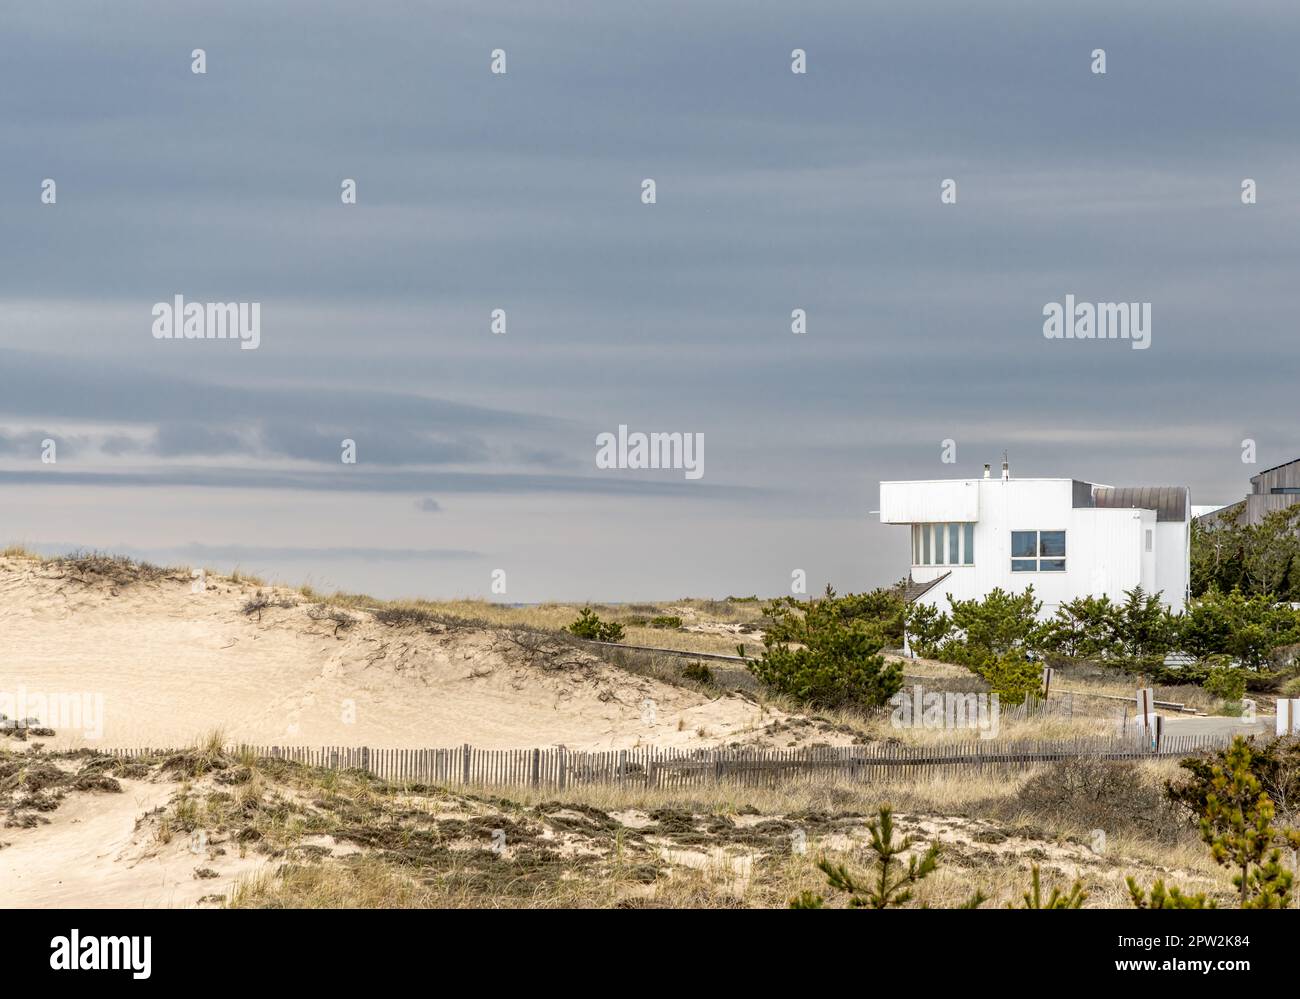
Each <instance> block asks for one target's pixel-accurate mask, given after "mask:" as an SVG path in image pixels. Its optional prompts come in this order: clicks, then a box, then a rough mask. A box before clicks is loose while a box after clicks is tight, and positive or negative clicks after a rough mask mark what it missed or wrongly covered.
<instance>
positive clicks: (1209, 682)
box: [1204, 656, 1246, 701]
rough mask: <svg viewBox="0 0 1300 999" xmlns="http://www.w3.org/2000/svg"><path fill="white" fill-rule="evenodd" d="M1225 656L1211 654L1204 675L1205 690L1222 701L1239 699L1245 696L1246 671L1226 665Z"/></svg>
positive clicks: (1226, 658)
mask: <svg viewBox="0 0 1300 999" xmlns="http://www.w3.org/2000/svg"><path fill="white" fill-rule="evenodd" d="M1227 660H1228V657H1227V656H1212V657H1211V659H1210V663H1211V665H1210V666H1209V671H1208V673H1207V675H1206V677H1205V683H1204V686H1205V690H1206V692H1207V693H1209V694H1211V695H1213V696H1214V697H1217V698H1219V699H1220V700H1224V701H1240V700H1241V699H1242V698H1243V697H1245V696H1246V671H1245V670H1244V669H1237V668H1235V667H1233V666H1230V665H1228V661H1227Z"/></svg>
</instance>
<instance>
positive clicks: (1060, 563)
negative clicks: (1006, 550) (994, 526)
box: [1011, 531, 1065, 572]
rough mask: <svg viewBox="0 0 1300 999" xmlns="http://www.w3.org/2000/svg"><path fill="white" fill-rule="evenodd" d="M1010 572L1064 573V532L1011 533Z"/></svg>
mask: <svg viewBox="0 0 1300 999" xmlns="http://www.w3.org/2000/svg"><path fill="white" fill-rule="evenodd" d="M1011 571H1012V572H1065V532H1064V531H1012V532H1011Z"/></svg>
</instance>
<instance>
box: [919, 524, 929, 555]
mask: <svg viewBox="0 0 1300 999" xmlns="http://www.w3.org/2000/svg"><path fill="white" fill-rule="evenodd" d="M921 554H922V555H923V556H924V557H923V558H922V559H921V564H922V565H929V564H930V525H929V524H923V525H922V526H921Z"/></svg>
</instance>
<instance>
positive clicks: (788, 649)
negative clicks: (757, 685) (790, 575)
mask: <svg viewBox="0 0 1300 999" xmlns="http://www.w3.org/2000/svg"><path fill="white" fill-rule="evenodd" d="M843 599H844V598H837V597H836V596H835V592H834V591H833V590H832V589H830V587H827V589H826V597H825V598H824V599H821V600H810V601H808V602H807V603H801V602H798V601H791V602H789V603H785V602H782V601H777V602H774V603H773V604H772V605H771V606H770V607H769V608H768V612H769V614H771V615H772V616H773V618H774V621H775V627H773V628H772V629H771V630H770V631H769V632H768V634H767V637H766V648H765V651H764V653H763V656H762V658H759V659H747V660H746V665H747V666H748V667H749V670H750V672H751V673H753V674H754V676H755V677H756V678H757V679H758V680H759V681H760V682H762V683H763V684H765V685H766V686H768V687H770V688H771V689H773V690H775V691H777V692H778V693H781V694H784V695H786V696H788V697H790V698H793V699H794V700H796V701H798V702H799V703H802V704H809V705H812V706H815V707H837V706H839V705H846V704H857V705H873V706H879V705H883V704H884V703H885V702H886V701H888V700H889V698H890V697H892V696H893V695H894V694H895V693H897V692H898V689H899V688H900V687H901V686H902V684H903V673H902V667H901V666H900V665H899V664H898V663H886V662H885V657H884V656H882V655H880V654H879V653H880V650H881V649H882V648H883V647H884V644H885V639H884V636H883V633H882V630H881V626H880V624H879V623H877V622H868V621H867V620H863V619H862V618H858V617H852V616H846V615H845V614H844V613H843V612H842V611H843V604H842V603H841V601H842V600H843Z"/></svg>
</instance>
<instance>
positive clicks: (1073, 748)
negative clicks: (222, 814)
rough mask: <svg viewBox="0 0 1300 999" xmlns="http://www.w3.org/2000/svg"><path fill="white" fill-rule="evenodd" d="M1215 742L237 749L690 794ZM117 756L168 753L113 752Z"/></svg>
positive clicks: (508, 782)
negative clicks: (730, 786)
mask: <svg viewBox="0 0 1300 999" xmlns="http://www.w3.org/2000/svg"><path fill="white" fill-rule="evenodd" d="M1228 742H1229V739H1228V738H1227V737H1226V736H1220V735H1201V736H1165V737H1164V738H1163V740H1162V741H1161V744H1160V746H1159V747H1158V748H1156V747H1154V746H1152V745H1151V744H1150V743H1149V742H1148V741H1145V740H1143V739H1141V738H1139V737H1135V736H1114V737H1110V738H1078V739H1055V740H1018V741H1002V742H999V741H995V740H981V739H971V740H968V741H964V742H947V743H936V744H934V745H929V746H902V745H896V744H879V745H875V746H835V747H820V748H816V749H797V750H777V749H766V750H762V749H710V750H679V749H655V748H649V747H646V748H639V749H621V750H609V751H605V752H585V751H578V750H570V749H564V748H551V749H477V748H475V747H473V746H468V745H465V746H458V747H455V748H451V749H372V748H369V747H349V746H324V747H308V746H241V747H236V748H238V749H251V750H252V751H253V752H254V753H255V754H256V755H257V756H259V757H265V758H270V759H283V760H291V761H294V762H297V763H303V764H306V765H308V766H313V767H323V768H326V769H331V770H340V769H359V770H364V771H368V772H369V773H371V774H373V775H374V776H376V777H379V778H382V779H385V780H391V781H395V782H407V783H421V784H445V785H452V786H461V787H475V786H477V787H544V788H556V789H558V788H565V787H577V786H591V785H608V784H624V785H636V786H640V787H647V788H689V787H699V786H703V785H709V784H716V783H721V782H723V781H732V782H738V783H743V784H748V785H763V786H771V785H776V784H778V783H782V782H785V781H790V780H810V779H816V780H828V779H833V780H848V781H885V780H900V779H901V780H917V779H925V778H929V777H935V776H940V775H944V774H951V773H965V772H972V771H973V772H979V773H983V772H990V773H998V772H1005V771H1016V770H1026V769H1029V768H1031V767H1035V766H1039V765H1041V764H1044V763H1052V762H1056V761H1059V760H1068V759H1074V758H1079V757H1098V758H1102V759H1109V760H1142V759H1151V758H1155V757H1177V756H1187V755H1193V754H1196V753H1200V752H1205V751H1208V750H1213V749H1219V748H1222V747H1223V746H1226V745H1227V744H1228ZM111 752H112V753H113V755H115V756H118V757H121V758H128V759H130V758H138V757H145V756H153V755H157V754H160V753H165V752H174V750H170V751H168V750H155V749H144V748H140V749H117V750H111Z"/></svg>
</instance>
